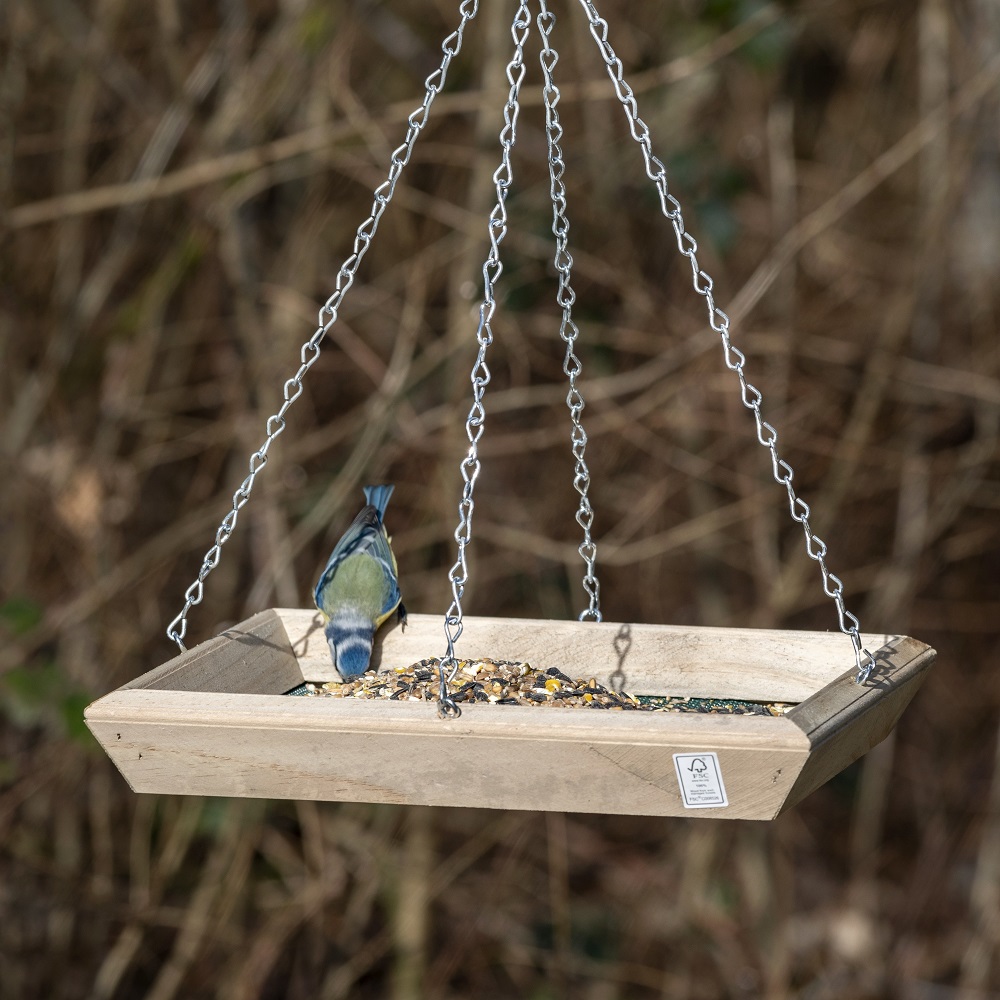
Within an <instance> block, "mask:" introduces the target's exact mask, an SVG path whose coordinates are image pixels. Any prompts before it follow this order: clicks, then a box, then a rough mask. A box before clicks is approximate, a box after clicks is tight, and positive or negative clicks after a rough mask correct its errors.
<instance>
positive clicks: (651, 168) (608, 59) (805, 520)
mask: <svg viewBox="0 0 1000 1000" xmlns="http://www.w3.org/2000/svg"><path fill="white" fill-rule="evenodd" d="M580 4H581V6H582V7H583V9H584V11H585V12H586V14H587V18H588V20H589V21H590V33H591V35H593V37H594V40H595V41H596V42H597V47H598V49H599V50H600V53H601V57H602V58H603V60H604V62H605V65H606V67H607V72H608V76H609V77H610V78H611V83H612V84H613V85H614V88H615V93H616V94H617V96H618V100H619V102H620V103H621V105H622V107H623V108H624V110H625V117H626V119H627V120H628V125H629V131H630V132H631V133H632V138H633V139H635V141H636V142H637V143H638V144H639V147H640V148H641V149H642V155H643V159H644V160H645V164H646V175H647V176H648V177H649V179H650V180H651V181H652V182H653V183H654V184H655V185H656V190H657V192H658V193H659V196H660V207H661V209H662V211H663V214H664V215H665V216H666V218H667V219H669V220H670V222H671V223H672V225H673V227H674V233H675V234H676V237H677V249H678V250H679V251H680V253H681V254H682V255H683V256H685V257H687V258H688V260H689V261H690V263H691V272H692V283H693V285H694V290H695V291H696V292H697V293H698V294H699V295H701V296H702V297H703V298H704V299H705V303H706V305H707V307H708V321H709V324H710V325H711V327H712V329H713V330H714V331H715V332H716V333H718V334H719V336H720V338H721V339H722V348H723V356H724V359H725V363H726V367H727V368H729V369H731V370H732V371H734V372H736V375H737V378H739V381H740V395H741V398H742V400H743V405H744V406H745V407H746V408H747V409H748V410H750V411H752V413H753V416H754V421H755V423H756V425H757V440H758V441H759V442H760V443H761V444H762V445H763V446H764V447H765V448H767V449H768V451H769V452H770V453H771V468H772V472H773V475H774V479H775V481H776V482H777V483H779V484H780V485H781V486H784V487H785V490H786V492H787V493H788V506H789V512H790V513H791V516H792V520H793V521H796V522H797V523H798V524H800V525H801V526H802V530H803V533H804V534H805V544H806V552H807V553H808V555H809V558H810V559H813V560H815V561H816V562H817V563H818V564H819V568H820V572H821V574H822V577H823V592H824V593H825V594H826V595H827V597H829V598H831V599H832V600H833V602H834V604H835V606H836V608H837V618H838V621H839V625H840V630H841V632H843V633H844V635H846V636H847V637H848V638H849V639H850V640H851V644H852V646H853V647H854V659H855V662H856V664H857V674H856V680H857V682H858V683H859V684H863V683H865V681H867V680H868V678H869V677H870V676H871V674H872V671H873V670H874V669H875V658H874V657H873V656H872V654H871V653H870V652H869V651H868V650H867V649H865V648H864V646H863V644H862V642H861V634H860V623H859V622H858V619H857V618H856V617H855V616H854V615H852V614H851V613H850V612H849V611H848V610H847V608H846V607H845V606H844V585H843V583H842V582H841V580H840V579H839V577H837V576H834V574H833V573H831V572H830V570H829V569H828V568H827V565H826V552H827V547H826V543H825V542H824V541H823V540H822V539H821V538H820V537H819V536H818V535H817V534H816V533H815V532H814V531H813V530H812V528H811V527H810V526H809V513H810V511H809V505H808V504H807V503H806V502H805V501H804V500H802V499H801V497H799V496H798V495H797V494H796V492H795V489H794V488H793V486H792V475H793V472H792V467H791V466H790V465H789V464H788V463H787V462H786V461H784V459H782V458H780V457H779V455H778V447H777V446H778V432H777V431H776V430H775V429H774V428H773V427H772V426H771V425H770V424H769V423H768V422H767V421H766V420H764V418H763V417H762V416H761V402H762V396H761V393H760V390H758V389H757V388H756V387H755V386H753V385H751V384H750V383H749V382H748V381H747V380H746V375H745V374H744V371H743V365H744V362H745V361H746V356H745V355H744V354H743V352H742V351H740V350H739V349H738V348H737V347H734V346H733V344H732V343H731V342H730V339H729V317H728V316H727V315H726V314H725V313H724V312H723V311H722V310H721V309H720V308H719V307H718V306H717V305H716V304H715V299H714V298H713V296H712V286H713V282H712V279H711V278H710V277H709V275H708V274H707V273H706V272H705V271H703V270H702V269H701V267H700V266H699V264H698V259H697V257H696V253H697V250H698V244H697V242H696V241H695V239H694V237H693V236H692V235H691V234H690V233H689V232H688V231H687V229H686V228H685V225H684V216H683V215H682V213H681V206H680V202H678V200H677V199H676V198H675V197H674V196H673V195H672V194H670V193H669V191H668V190H667V175H666V169H665V167H664V166H663V163H662V162H661V161H660V160H659V159H658V158H657V157H656V156H654V155H653V150H652V144H651V142H650V138H649V127H648V126H647V125H646V123H645V122H644V121H643V120H642V119H641V118H640V117H639V108H638V105H637V104H636V100H635V94H634V92H633V91H632V88H631V87H630V86H629V85H628V84H627V83H626V82H625V79H624V68H623V66H622V62H621V60H620V59H619V58H618V56H617V55H616V54H615V51H614V49H613V48H612V47H611V43H610V42H609V41H608V22H607V21H605V20H604V19H603V18H602V17H601V16H600V14H599V13H598V12H597V9H596V7H595V6H594V3H593V0H580Z"/></svg>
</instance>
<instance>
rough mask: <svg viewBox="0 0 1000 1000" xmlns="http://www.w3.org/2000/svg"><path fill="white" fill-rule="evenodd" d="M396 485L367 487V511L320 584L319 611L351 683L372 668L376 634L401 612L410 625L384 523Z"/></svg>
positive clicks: (335, 656) (338, 546)
mask: <svg viewBox="0 0 1000 1000" xmlns="http://www.w3.org/2000/svg"><path fill="white" fill-rule="evenodd" d="M392 490H393V487H392V486H366V487H365V506H364V507H363V508H362V510H361V511H360V512H359V513H358V516H357V517H356V518H355V519H354V520H353V521H352V522H351V526H350V527H349V528H348V529H347V531H346V532H344V536H343V538H341V539H340V541H339V542H337V544H336V546H335V547H334V550H333V552H332V553H331V555H330V560H329V562H327V564H326V569H324V570H323V575H322V576H320V578H319V583H317V584H316V593H315V599H316V607H317V608H319V610H320V612H322V614H323V618H324V620H325V621H326V629H325V635H326V641H327V643H328V644H329V646H330V655H331V656H332V657H333V665H334V667H335V668H336V670H337V673H338V674H340V676H341V677H342V678H343V679H344V680H345V681H346V680H350V679H351V678H352V677H357V676H359V675H360V674H363V673H364V672H365V671H366V670H367V669H368V662H369V660H370V659H371V655H372V640H373V639H374V638H375V632H376V631H377V630H378V628H379V626H380V625H382V624H383V623H384V622H385V621H386V620H387V619H388V618H389V617H390V616H391V615H392V614H393V612H395V611H398V612H399V620H400V621H401V622H402V623H403V624H405V623H406V609H405V608H404V607H403V604H402V601H401V595H400V593H399V580H398V571H397V569H396V557H395V556H394V555H393V552H392V548H391V547H390V545H389V536H388V534H386V530H385V525H384V524H383V523H382V518H383V517H384V516H385V508H386V506H387V505H388V503H389V497H391V496H392Z"/></svg>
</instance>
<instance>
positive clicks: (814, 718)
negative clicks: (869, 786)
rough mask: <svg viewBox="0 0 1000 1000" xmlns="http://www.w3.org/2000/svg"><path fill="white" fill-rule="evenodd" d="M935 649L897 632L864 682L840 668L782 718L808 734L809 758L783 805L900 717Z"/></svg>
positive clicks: (803, 793) (838, 768) (816, 784)
mask: <svg viewBox="0 0 1000 1000" xmlns="http://www.w3.org/2000/svg"><path fill="white" fill-rule="evenodd" d="M936 655H937V654H936V652H935V651H934V650H933V649H931V648H930V647H929V646H926V645H924V644H923V643H922V642H917V641H916V640H915V639H911V638H909V637H908V636H900V637H899V638H897V639H895V640H894V641H893V642H890V643H888V644H887V645H885V646H883V647H882V649H880V650H879V655H878V657H877V661H878V669H877V671H876V672H875V674H874V675H873V677H872V679H871V681H870V682H869V683H868V684H864V685H858V684H855V683H854V675H853V673H848V674H845V675H844V676H843V677H840V678H838V679H837V680H836V681H834V683H833V684H831V685H829V686H828V687H826V688H824V689H823V690H822V691H820V692H819V693H818V694H816V695H814V696H813V697H812V698H810V699H809V700H808V701H805V702H803V703H802V704H801V705H798V706H796V707H795V708H794V709H792V711H791V712H789V713H788V715H787V716H786V718H787V719H788V720H789V721H790V722H792V723H794V724H795V725H797V726H798V727H799V728H800V729H801V730H802V732H803V734H804V735H805V736H806V738H807V739H808V740H809V745H810V751H809V759H808V761H807V762H806V764H805V766H804V767H803V769H802V773H801V774H800V775H799V776H798V778H797V780H796V782H795V786H794V787H793V788H792V791H791V792H790V793H789V797H788V802H787V803H786V804H785V807H784V808H788V807H790V806H792V805H794V804H795V803H796V802H799V801H801V800H802V799H803V798H805V796H806V795H808V794H809V793H810V792H812V791H815V789H817V788H819V787H820V785H822V784H825V783H826V782H827V781H829V780H830V778H832V777H833V776H834V775H835V774H839V773H840V772H841V771H842V770H843V769H844V768H845V767H847V766H848V765H850V764H853V763H854V761H856V760H857V759H858V758H860V757H862V756H864V754H866V753H868V751H869V750H871V748H872V747H874V746H876V745H877V744H879V743H881V742H882V740H884V739H885V738H886V736H888V735H889V733H890V732H891V730H892V729H893V727H894V726H895V725H896V723H897V722H898V721H899V717H900V715H902V713H903V710H904V709H905V708H906V706H907V705H908V704H909V703H910V701H911V700H912V699H913V696H914V695H915V694H916V693H917V690H918V689H919V688H920V685H921V684H922V683H923V682H924V680H925V678H926V677H927V671H928V669H929V668H930V666H931V665H932V664H933V662H934V659H935V657H936Z"/></svg>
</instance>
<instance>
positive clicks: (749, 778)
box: [88, 690, 808, 819]
mask: <svg viewBox="0 0 1000 1000" xmlns="http://www.w3.org/2000/svg"><path fill="white" fill-rule="evenodd" d="M596 715H597V713H595V712H581V711H574V710H572V709H542V708H527V707H524V708H521V707H515V706H510V707H504V708H502V709H498V708H496V707H495V706H489V705H476V706H469V708H468V709H466V710H465V711H463V713H462V716H461V718H460V719H457V720H453V721H443V720H440V719H438V718H437V716H436V712H435V710H434V707H433V706H432V705H429V704H426V705H423V704H415V703H404V704H399V703H390V704H385V703H374V702H349V701H340V700H335V699H305V698H273V697H266V696H261V695H244V696H234V695H223V694H207V695H200V694H197V693H193V692H170V691H168V692H161V691H150V690H131V691H119V692H116V693H115V694H113V695H109V696H108V697H107V698H105V699H102V701H101V702H99V703H97V704H96V705H95V706H93V708H92V710H91V711H90V713H89V714H88V725H89V726H90V727H91V729H92V731H93V732H94V734H95V735H96V736H97V738H98V739H99V740H100V741H101V743H102V744H103V745H104V746H105V749H106V750H107V751H108V753H109V755H110V756H111V758H112V760H113V761H114V762H115V763H116V765H117V766H118V767H119V769H120V770H121V771H122V773H123V774H124V775H125V777H126V778H127V780H128V781H129V784H130V785H131V786H132V788H133V789H135V790H136V791H143V792H161V793H177V792H180V791H183V792H184V794H193V795H247V796H253V797H264V798H306V799H335V800H345V801H366V802H396V803H408V804H421V805H452V806H461V805H468V806H480V807H483V806H485V807H488V808H503V809H555V810H563V811H574V812H605V813H633V814H638V815H659V816H674V815H682V814H685V813H686V812H687V811H686V810H685V809H684V808H683V805H682V804H681V800H680V794H679V788H678V784H677V778H676V773H675V771H674V764H673V754H674V753H680V752H691V751H702V750H714V751H715V752H716V753H717V754H718V755H719V761H720V765H721V768H722V772H723V776H724V780H725V782H726V787H727V790H728V793H729V803H730V804H729V807H728V808H725V809H702V810H698V813H699V814H701V815H725V816H729V817H733V818H740V819H767V818H770V817H772V816H773V815H774V814H775V813H776V812H777V810H778V809H779V808H780V806H781V803H782V802H783V801H784V798H785V796H786V795H787V794H788V791H789V789H790V788H791V786H792V783H793V782H794V779H795V776H796V774H797V773H798V771H799V770H800V769H801V766H802V764H803V762H804V761H805V757H806V754H807V752H808V741H807V740H806V738H805V737H804V736H803V734H802V732H801V731H800V730H799V729H798V728H797V727H796V726H794V725H792V724H791V723H789V722H788V720H787V719H781V718H756V719H754V720H753V721H754V722H755V723H756V725H754V726H747V725H746V722H747V720H746V719H745V718H737V717H726V716H709V715H669V714H658V715H652V714H650V715H646V714H640V713H633V712H630V713H600V718H599V719H598V718H595V716H596ZM556 717H558V718H556Z"/></svg>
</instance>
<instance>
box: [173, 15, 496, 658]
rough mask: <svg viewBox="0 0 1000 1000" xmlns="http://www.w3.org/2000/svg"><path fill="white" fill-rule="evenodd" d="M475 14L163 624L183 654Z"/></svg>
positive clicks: (410, 123) (448, 48) (455, 36)
mask: <svg viewBox="0 0 1000 1000" xmlns="http://www.w3.org/2000/svg"><path fill="white" fill-rule="evenodd" d="M478 10H479V0H462V3H461V4H460V5H459V8H458V11H459V14H460V15H461V22H460V23H459V25H458V27H457V28H456V29H455V30H454V31H453V32H452V33H451V34H450V35H449V36H448V37H447V38H446V39H445V40H444V41H443V42H442V43H441V51H442V52H443V53H444V57H443V58H442V60H441V64H440V66H438V68H437V69H436V70H434V72H433V73H431V75H430V76H428V77H427V79H426V80H425V81H424V87H425V93H424V99H423V102H422V103H421V104H420V106H419V107H418V108H416V109H415V110H414V111H413V112H412V113H411V114H410V116H409V118H408V119H407V131H406V138H405V139H404V140H403V143H402V144H401V145H400V146H398V147H397V148H396V149H395V150H394V151H393V154H392V163H391V165H390V167H389V175H388V177H387V179H386V180H385V181H384V182H383V183H382V184H381V185H380V186H379V187H377V188H376V189H375V191H374V201H373V202H372V209H371V213H370V214H369V216H368V218H367V219H365V221H364V222H362V223H361V225H360V226H358V229H357V233H356V234H355V237H354V247H353V250H352V253H351V254H350V256H349V257H348V258H347V259H346V260H345V261H344V262H343V264H341V266H340V270H339V271H338V273H337V279H336V288H335V290H334V292H333V294H332V295H331V296H330V297H329V298H328V299H327V300H326V302H325V303H324V304H323V306H322V308H321V309H320V311H319V319H318V323H319V326H318V328H317V330H316V332H315V333H314V334H313V335H312V336H311V337H310V338H309V339H308V340H307V341H306V342H305V343H304V344H303V345H302V349H301V350H300V352H299V358H300V361H301V364H300V365H299V368H298V371H296V373H295V374H294V375H293V376H292V377H291V378H290V379H288V381H287V382H285V385H284V391H283V395H284V402H283V403H282V404H281V407H280V409H279V410H278V412H277V413H275V414H274V415H273V416H271V417H268V419H267V425H266V428H265V431H266V437H265V439H264V443H263V444H262V445H261V446H260V448H258V449H257V451H255V452H254V453H253V454H252V455H251V456H250V470H249V475H248V476H247V477H246V479H244V480H243V482H242V484H241V485H240V487H239V489H238V490H237V491H236V492H235V493H234V494H233V509H232V510H231V511H230V512H229V513H228V514H227V515H226V516H225V517H224V518H223V519H222V523H221V524H220V525H219V529H218V531H216V533H215V544H214V545H213V546H212V547H211V548H210V549H209V550H208V552H206V553H205V557H204V559H203V561H202V565H201V570H200V571H199V572H198V578H197V579H196V580H195V581H194V583H192V584H191V586H190V587H188V589H187V590H186V591H185V593H184V607H183V608H182V610H181V612H180V614H179V615H178V616H177V617H176V618H175V619H174V620H173V621H172V622H171V623H170V624H169V625H168V626H167V637H168V638H170V639H173V640H174V642H176V643H177V645H178V647H179V648H180V650H181V651H182V652H183V651H184V649H185V648H186V647H185V645H184V639H185V637H186V635H187V615H188V612H189V611H190V610H191V608H192V607H194V605H196V604H200V603H201V601H202V598H203V596H204V592H205V578H206V577H207V576H208V574H209V573H211V572H212V570H213V569H215V567H216V566H217V565H218V564H219V558H220V556H221V553H222V546H223V545H225V543H226V542H227V541H229V538H230V536H231V535H232V533H233V530H234V529H235V527H236V520H237V518H238V517H239V512H240V510H242V508H243V506H244V505H245V504H246V502H247V501H248V500H249V499H250V491H251V490H252V489H253V485H254V481H255V479H256V478H257V474H258V473H259V472H260V471H261V469H263V468H264V466H265V465H266V464H267V456H268V450H269V449H270V447H271V445H272V444H273V443H274V439H275V438H276V437H277V436H278V435H279V434H281V432H282V431H283V430H284V429H285V414H286V413H287V412H288V410H289V408H290V407H291V405H292V404H293V403H294V402H295V400H297V399H298V398H299V396H301V395H302V388H303V386H302V379H303V378H304V376H305V374H306V372H307V371H309V369H310V368H312V366H313V365H314V364H315V363H316V361H317V360H318V358H319V355H320V345H321V344H322V342H323V340H324V339H325V337H326V335H327V333H328V332H329V331H330V328H331V327H332V326H333V324H334V323H336V321H337V316H338V313H339V310H340V307H341V304H342V302H343V299H344V296H345V295H346V294H347V292H348V289H350V287H351V285H353V284H354V276H355V274H356V273H357V270H358V266H359V265H360V263H361V260H362V258H363V257H364V255H365V254H366V253H367V252H368V247H369V246H370V245H371V241H372V237H373V236H374V235H375V231H376V230H377V229H378V224H379V220H380V219H381V218H382V213H383V212H385V210H386V208H387V206H388V205H389V202H390V201H391V200H392V196H393V194H394V193H395V190H396V183H397V181H398V180H399V177H400V174H402V172H403V168H404V167H405V166H406V165H407V163H409V161H410V156H411V155H412V153H413V144H414V142H416V139H417V136H418V135H419V134H420V132H421V131H422V130H423V128H424V126H425V125H426V124H427V118H428V115H429V113H430V109H431V105H432V104H433V103H434V98H435V97H437V95H438V94H439V93H440V91H441V90H442V88H443V87H444V85H445V80H446V78H447V75H448V68H449V67H450V66H451V61H452V59H454V58H455V56H456V55H458V53H459V52H460V51H461V48H462V39H463V36H464V33H465V28H466V26H467V25H468V23H469V21H471V20H472V19H473V18H474V17H475V16H476V14H477V12H478Z"/></svg>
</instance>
